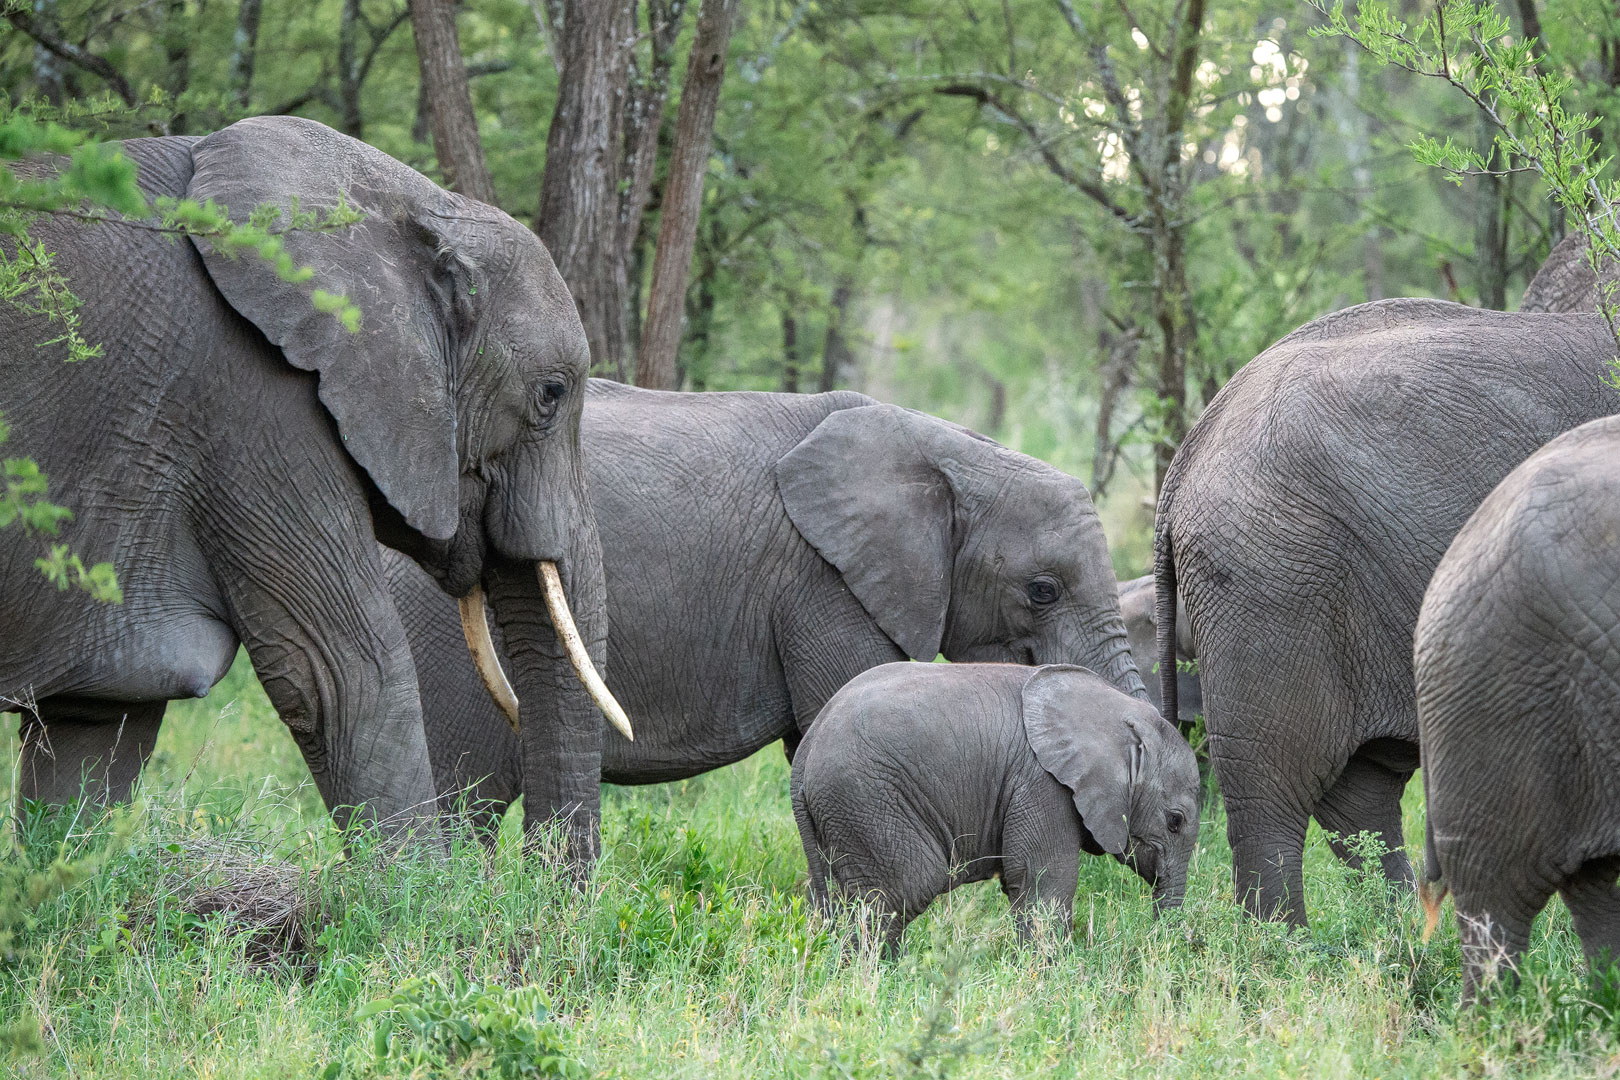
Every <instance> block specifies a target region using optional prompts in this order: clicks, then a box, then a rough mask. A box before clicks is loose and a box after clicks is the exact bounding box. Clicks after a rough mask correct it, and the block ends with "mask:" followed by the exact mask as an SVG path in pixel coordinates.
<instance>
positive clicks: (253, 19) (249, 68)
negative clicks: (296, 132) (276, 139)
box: [230, 0, 264, 111]
mask: <svg viewBox="0 0 1620 1080" xmlns="http://www.w3.org/2000/svg"><path fill="white" fill-rule="evenodd" d="M263 11H264V0H242V3H241V6H240V7H238V8H237V9H236V37H235V39H234V40H233V41H232V43H231V64H230V90H231V101H232V102H233V103H234V104H235V105H236V107H237V108H239V109H242V110H243V111H246V110H247V108H248V97H249V94H250V93H251V92H252V89H253V62H254V59H255V58H256V57H257V55H258V51H259V16H260V15H261V14H262V13H263Z"/></svg>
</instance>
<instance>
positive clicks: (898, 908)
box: [830, 837, 951, 960]
mask: <svg viewBox="0 0 1620 1080" xmlns="http://www.w3.org/2000/svg"><path fill="white" fill-rule="evenodd" d="M891 839H892V838H891ZM830 854H831V855H832V859H831V860H830V861H831V875H832V877H833V879H834V880H835V881H836V882H837V886H836V888H837V891H838V894H839V896H840V897H841V898H842V900H843V902H844V903H846V904H858V905H861V906H862V907H864V908H865V909H866V910H867V911H868V912H870V913H871V916H872V926H873V929H874V930H875V931H876V933H877V935H878V940H879V941H880V942H881V943H882V949H883V956H884V958H885V959H888V960H893V959H895V958H896V957H897V956H899V955H900V941H901V938H903V937H904V936H905V932H906V927H908V926H910V925H911V922H912V920H913V919H915V918H916V917H917V916H918V915H921V914H922V912H923V909H925V908H926V907H927V906H928V905H929V904H930V903H931V902H932V901H933V899H934V898H935V897H936V896H939V895H940V894H941V893H944V892H946V891H947V890H948V889H949V888H950V883H951V872H950V867H949V865H948V864H947V862H946V859H945V857H944V855H943V853H940V852H938V851H936V850H934V849H933V845H932V844H930V843H928V842H927V841H926V840H925V839H924V838H922V837H915V838H907V839H906V840H905V841H904V842H902V843H899V844H895V845H894V846H893V847H892V848H890V847H886V848H885V850H884V852H883V853H881V854H874V853H873V852H871V851H865V852H862V853H861V854H859V855H852V856H848V857H840V853H839V852H838V851H837V850H836V849H835V850H834V851H832V852H831V853H830Z"/></svg>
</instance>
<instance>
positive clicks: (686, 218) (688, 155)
mask: <svg viewBox="0 0 1620 1080" xmlns="http://www.w3.org/2000/svg"><path fill="white" fill-rule="evenodd" d="M737 3H738V0H703V10H702V11H700V12H699V13H698V20H697V34H696V36H695V38H694V39H693V41H692V55H691V57H690V59H689V60H688V62H687V68H686V82H685V84H684V85H683V86H682V88H681V107H680V112H679V113H678V114H677V116H676V121H675V149H674V152H673V153H672V154H671V155H670V162H669V180H668V181H667V182H666V183H665V185H664V200H663V217H662V220H661V221H660V222H659V225H658V253H657V255H656V256H655V258H654V260H653V273H652V288H651V291H650V293H649V297H648V301H647V322H646V325H645V326H643V328H642V334H641V350H640V353H639V355H638V357H637V362H636V384H637V385H638V386H647V387H652V388H655V389H660V390H673V389H675V388H676V385H677V384H676V369H675V353H676V350H677V348H678V347H679V345H680V341H681V314H682V312H683V311H684V310H685V308H686V283H687V277H688V275H689V274H690V272H691V268H692V250H693V248H694V247H695V246H696V244H697V227H698V216H699V212H700V211H701V209H702V204H703V178H704V174H705V173H706V172H707V171H708V165H709V147H710V145H711V144H712V143H713V140H714V114H715V111H716V109H717V108H718V107H719V104H720V86H721V83H722V82H724V80H725V75H726V49H727V47H728V46H729V45H730V44H731V28H732V25H733V24H734V23H735V22H736V17H737Z"/></svg>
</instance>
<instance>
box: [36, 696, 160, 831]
mask: <svg viewBox="0 0 1620 1080" xmlns="http://www.w3.org/2000/svg"><path fill="white" fill-rule="evenodd" d="M167 705H168V702H166V701H142V702H134V703H119V702H100V701H70V700H64V699H61V698H57V699H52V700H46V701H42V702H40V705H39V712H38V715H32V714H27V713H25V714H24V715H23V722H22V760H21V762H20V765H19V773H18V785H17V787H18V794H19V795H20V796H21V797H22V798H24V799H35V800H39V801H41V802H45V803H51V804H55V805H60V804H63V803H68V802H72V801H73V800H74V799H77V798H79V797H80V796H81V795H82V796H83V797H85V798H87V799H90V800H93V801H95V802H98V803H104V804H106V803H119V802H123V801H125V800H126V799H128V798H129V792H130V789H131V788H132V787H134V785H135V778H136V777H138V776H139V775H140V772H141V766H142V765H144V764H146V759H147V758H148V757H150V756H151V754H152V747H153V746H154V745H155V744H156V742H157V736H158V729H159V728H160V727H161V726H162V724H163V710H164V709H165V708H166V707H167Z"/></svg>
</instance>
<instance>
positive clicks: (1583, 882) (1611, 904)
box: [1560, 858, 1620, 978]
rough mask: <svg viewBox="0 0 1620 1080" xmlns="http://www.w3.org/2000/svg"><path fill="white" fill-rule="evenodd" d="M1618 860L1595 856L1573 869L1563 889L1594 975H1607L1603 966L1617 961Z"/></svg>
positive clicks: (1619, 934) (1619, 952) (1619, 925)
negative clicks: (1616, 885) (1572, 873)
mask: <svg viewBox="0 0 1620 1080" xmlns="http://www.w3.org/2000/svg"><path fill="white" fill-rule="evenodd" d="M1617 875H1620V859H1616V858H1607V859H1594V860H1592V861H1591V862H1589V863H1587V864H1586V865H1585V866H1582V867H1581V868H1580V869H1579V870H1578V871H1576V872H1575V874H1574V876H1572V877H1571V878H1570V879H1569V880H1568V881H1567V882H1565V883H1564V887H1563V889H1561V890H1560V892H1561V894H1562V895H1563V897H1564V904H1565V905H1566V906H1567V907H1568V908H1569V915H1570V919H1571V920H1572V921H1573V922H1574V923H1575V932H1576V933H1577V934H1579V935H1580V938H1581V949H1582V950H1583V951H1584V952H1585V953H1586V962H1587V964H1588V965H1589V966H1590V967H1591V969H1592V976H1593V978H1599V977H1602V976H1603V975H1605V974H1607V972H1605V971H1604V969H1605V968H1609V967H1613V966H1614V965H1615V964H1616V963H1617V962H1620V889H1617V888H1615V878H1616V876H1617Z"/></svg>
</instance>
